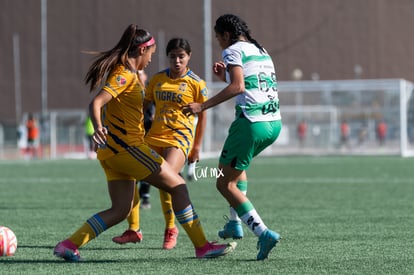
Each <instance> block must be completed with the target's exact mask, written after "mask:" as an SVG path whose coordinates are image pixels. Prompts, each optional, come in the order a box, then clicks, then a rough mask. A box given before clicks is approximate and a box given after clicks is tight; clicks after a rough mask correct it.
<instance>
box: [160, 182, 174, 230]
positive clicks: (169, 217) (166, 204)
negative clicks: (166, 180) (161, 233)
mask: <svg viewBox="0 0 414 275" xmlns="http://www.w3.org/2000/svg"><path fill="white" fill-rule="evenodd" d="M160 202H161V208H162V213H163V214H164V219H165V228H174V227H175V217H174V211H173V208H172V200H171V195H170V194H169V193H168V192H165V191H163V190H160Z"/></svg>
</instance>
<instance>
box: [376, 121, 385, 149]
mask: <svg viewBox="0 0 414 275" xmlns="http://www.w3.org/2000/svg"><path fill="white" fill-rule="evenodd" d="M376 132H377V139H378V142H379V145H380V146H383V145H384V144H385V138H386V136H387V124H386V123H385V121H384V120H380V121H379V122H378V123H377V128H376Z"/></svg>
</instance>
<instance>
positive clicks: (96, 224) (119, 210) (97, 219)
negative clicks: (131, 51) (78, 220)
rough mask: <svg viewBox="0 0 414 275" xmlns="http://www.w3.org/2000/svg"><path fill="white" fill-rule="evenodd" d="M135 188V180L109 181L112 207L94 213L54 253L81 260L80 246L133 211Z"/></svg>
mask: <svg viewBox="0 0 414 275" xmlns="http://www.w3.org/2000/svg"><path fill="white" fill-rule="evenodd" d="M134 188H135V180H111V181H108V191H109V196H110V198H111V202H112V206H111V208H109V209H107V210H104V211H102V212H99V213H97V214H95V215H93V216H92V217H91V218H89V219H88V220H87V221H86V222H85V223H84V224H83V225H82V226H81V227H80V228H79V229H78V230H77V231H76V232H75V233H73V234H72V235H71V236H70V237H69V238H67V239H66V240H64V241H62V242H60V243H58V244H57V245H56V247H55V249H54V254H55V255H56V256H58V257H61V258H63V259H65V260H67V261H79V260H80V255H79V251H78V248H80V247H82V246H84V245H85V244H87V243H88V242H90V241H91V240H93V239H94V238H96V237H97V236H98V235H99V234H101V233H102V232H104V231H105V230H107V229H108V228H110V227H111V226H113V225H115V224H118V223H119V222H121V221H122V220H124V219H125V218H126V217H127V216H128V214H129V212H130V211H131V205H132V200H133V195H134Z"/></svg>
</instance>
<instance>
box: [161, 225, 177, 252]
mask: <svg viewBox="0 0 414 275" xmlns="http://www.w3.org/2000/svg"><path fill="white" fill-rule="evenodd" d="M177 237H178V228H177V227H174V228H167V229H165V232H164V242H163V244H162V248H163V249H167V250H170V249H173V248H174V247H175V245H176V244H177Z"/></svg>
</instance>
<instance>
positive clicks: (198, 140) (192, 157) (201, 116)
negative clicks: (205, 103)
mask: <svg viewBox="0 0 414 275" xmlns="http://www.w3.org/2000/svg"><path fill="white" fill-rule="evenodd" d="M206 125H207V115H206V112H201V113H198V122H197V127H196V132H195V137H194V143H193V148H191V152H190V154H189V155H188V163H192V162H196V161H199V160H200V150H201V145H202V142H203V136H204V132H205V129H206Z"/></svg>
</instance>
